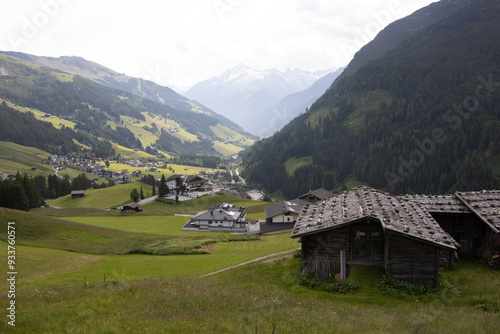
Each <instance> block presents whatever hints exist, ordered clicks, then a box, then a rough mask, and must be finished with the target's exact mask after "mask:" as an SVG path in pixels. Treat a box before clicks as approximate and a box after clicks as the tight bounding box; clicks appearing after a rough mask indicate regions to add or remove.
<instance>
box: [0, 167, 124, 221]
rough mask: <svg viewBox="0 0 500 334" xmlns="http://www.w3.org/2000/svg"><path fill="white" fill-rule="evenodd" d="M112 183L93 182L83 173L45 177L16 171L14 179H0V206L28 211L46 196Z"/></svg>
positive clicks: (36, 206)
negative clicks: (73, 175) (72, 176)
mask: <svg viewBox="0 0 500 334" xmlns="http://www.w3.org/2000/svg"><path fill="white" fill-rule="evenodd" d="M114 185H115V183H114V182H113V181H112V180H110V181H108V182H102V183H101V184H93V183H92V182H91V181H90V180H89V179H88V178H87V176H86V175H85V173H82V174H80V175H78V176H77V177H75V178H73V179H70V177H69V176H68V175H67V174H65V175H64V176H63V177H62V178H61V177H59V176H57V175H49V176H48V177H47V178H46V177H44V176H42V175H37V176H30V175H28V174H23V175H21V174H20V173H19V172H18V173H17V174H16V177H15V179H13V180H11V179H9V178H7V179H5V180H3V181H0V206H1V207H5V208H10V209H17V210H24V211H29V210H30V209H34V208H38V207H40V206H43V205H45V199H46V198H57V197H60V196H66V195H69V194H70V193H71V191H72V190H87V189H88V188H91V187H92V188H94V189H97V188H106V187H110V186H114Z"/></svg>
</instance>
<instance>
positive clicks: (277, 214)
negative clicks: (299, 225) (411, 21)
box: [265, 199, 308, 224]
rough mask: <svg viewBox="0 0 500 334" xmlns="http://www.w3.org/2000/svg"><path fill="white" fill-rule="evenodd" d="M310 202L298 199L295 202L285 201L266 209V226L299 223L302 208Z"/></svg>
mask: <svg viewBox="0 0 500 334" xmlns="http://www.w3.org/2000/svg"><path fill="white" fill-rule="evenodd" d="M307 203H308V202H305V201H302V200H299V199H296V200H293V201H284V202H279V203H277V204H274V205H271V206H268V207H266V209H265V211H266V224H283V223H293V224H295V222H296V221H297V218H298V217H299V214H300V212H301V211H302V208H303V207H304V206H305V205H306V204H307Z"/></svg>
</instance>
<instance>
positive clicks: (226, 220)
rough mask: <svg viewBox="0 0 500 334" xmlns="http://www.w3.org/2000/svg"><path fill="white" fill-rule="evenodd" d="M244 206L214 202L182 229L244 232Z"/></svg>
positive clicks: (246, 225)
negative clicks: (208, 208) (214, 203)
mask: <svg viewBox="0 0 500 334" xmlns="http://www.w3.org/2000/svg"><path fill="white" fill-rule="evenodd" d="M245 216H246V208H242V207H241V206H240V207H238V206H236V205H233V204H228V203H222V204H216V205H214V206H212V207H211V208H210V210H207V211H202V212H199V213H198V214H197V215H196V216H194V217H193V218H192V219H191V220H190V221H189V222H188V223H187V224H186V225H184V226H183V227H182V230H183V231H219V232H221V231H227V232H246V231H247V230H248V222H247V221H246V220H245Z"/></svg>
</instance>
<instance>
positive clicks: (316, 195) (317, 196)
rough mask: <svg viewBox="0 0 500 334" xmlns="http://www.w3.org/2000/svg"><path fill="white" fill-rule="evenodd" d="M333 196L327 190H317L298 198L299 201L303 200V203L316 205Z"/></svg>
mask: <svg viewBox="0 0 500 334" xmlns="http://www.w3.org/2000/svg"><path fill="white" fill-rule="evenodd" d="M332 196H333V194H332V193H331V192H329V191H328V190H325V189H323V188H320V189H316V190H313V191H310V192H308V193H306V194H304V195H301V196H299V197H298V199H301V200H303V201H307V202H309V203H314V202H317V201H322V200H324V199H327V198H330V197H332Z"/></svg>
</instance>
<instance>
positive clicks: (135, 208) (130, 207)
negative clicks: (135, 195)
mask: <svg viewBox="0 0 500 334" xmlns="http://www.w3.org/2000/svg"><path fill="white" fill-rule="evenodd" d="M134 212H142V208H141V207H140V206H139V203H135V202H132V203H130V204H127V205H124V206H123V207H122V211H121V213H134Z"/></svg>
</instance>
